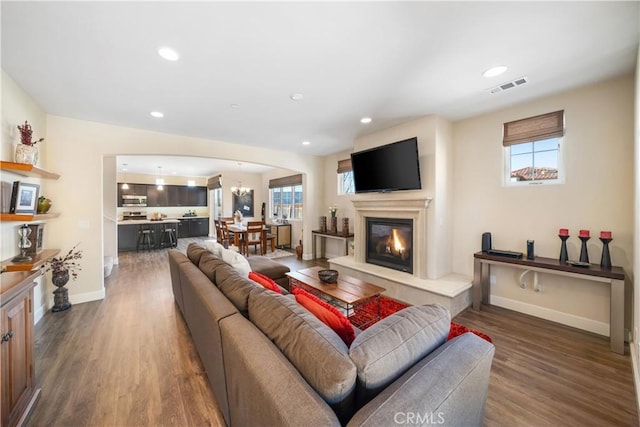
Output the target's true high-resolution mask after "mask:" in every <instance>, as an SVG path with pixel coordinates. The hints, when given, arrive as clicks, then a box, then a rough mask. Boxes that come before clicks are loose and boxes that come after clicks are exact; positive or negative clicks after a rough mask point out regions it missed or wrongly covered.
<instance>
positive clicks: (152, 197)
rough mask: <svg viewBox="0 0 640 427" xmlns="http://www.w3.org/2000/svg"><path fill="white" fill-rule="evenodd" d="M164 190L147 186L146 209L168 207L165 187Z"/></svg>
mask: <svg viewBox="0 0 640 427" xmlns="http://www.w3.org/2000/svg"><path fill="white" fill-rule="evenodd" d="M164 187H165V189H164V190H158V187H157V186H155V185H147V206H148V207H152V208H153V207H156V208H157V207H164V206H168V205H169V201H168V197H167V190H166V187H167V186H166V185H165V186H164Z"/></svg>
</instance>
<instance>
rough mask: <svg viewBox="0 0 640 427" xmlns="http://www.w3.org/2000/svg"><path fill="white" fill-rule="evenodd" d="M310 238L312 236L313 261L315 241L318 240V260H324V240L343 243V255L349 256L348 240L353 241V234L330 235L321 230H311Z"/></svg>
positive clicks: (314, 257)
mask: <svg viewBox="0 0 640 427" xmlns="http://www.w3.org/2000/svg"><path fill="white" fill-rule="evenodd" d="M311 236H313V239H312V243H313V259H316V239H318V238H319V239H320V258H324V250H325V243H326V242H325V239H338V240H342V241H343V242H344V255H348V254H349V240H353V233H349V234H342V233H330V232H328V231H321V230H313V231H312V232H311Z"/></svg>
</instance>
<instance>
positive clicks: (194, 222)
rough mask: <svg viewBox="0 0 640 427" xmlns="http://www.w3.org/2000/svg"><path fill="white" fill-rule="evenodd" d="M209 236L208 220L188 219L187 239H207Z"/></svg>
mask: <svg viewBox="0 0 640 427" xmlns="http://www.w3.org/2000/svg"><path fill="white" fill-rule="evenodd" d="M208 235H209V218H191V219H189V237H207V236H208Z"/></svg>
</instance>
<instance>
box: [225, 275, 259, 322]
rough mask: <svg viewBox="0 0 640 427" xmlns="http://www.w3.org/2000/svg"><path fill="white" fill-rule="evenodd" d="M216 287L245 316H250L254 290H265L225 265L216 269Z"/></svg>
mask: <svg viewBox="0 0 640 427" xmlns="http://www.w3.org/2000/svg"><path fill="white" fill-rule="evenodd" d="M215 283H216V285H217V286H218V289H220V291H222V293H223V294H224V296H226V297H227V298H228V299H229V301H231V303H232V304H233V305H234V306H235V307H236V308H237V309H238V311H239V312H240V313H242V315H243V316H245V317H248V315H249V308H248V305H249V302H248V301H249V294H250V293H251V291H252V290H254V289H264V288H263V287H262V286H260V285H258V284H257V283H255V282H254V281H252V280H249V278H248V277H246V276H244V277H243V276H241V275H240V273H238V271H237V270H236V269H235V268H233V267H232V266H230V265H229V264H226V263H225V264H224V265H221V266H219V267H218V268H217V269H216V281H215Z"/></svg>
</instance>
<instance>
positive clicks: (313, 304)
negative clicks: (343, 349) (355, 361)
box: [293, 288, 356, 347]
mask: <svg viewBox="0 0 640 427" xmlns="http://www.w3.org/2000/svg"><path fill="white" fill-rule="evenodd" d="M293 294H294V295H295V296H296V301H298V304H300V305H301V306H303V307H304V308H306V309H307V310H309V311H310V312H311V313H312V314H313V315H314V316H316V317H317V318H318V320H320V321H321V322H322V323H324V324H325V325H327V326H328V327H330V328H331V329H333V331H334V332H335V333H336V334H338V336H339V337H340V338H341V339H342V341H344V343H345V344H346V345H347V347H349V346H350V345H351V343H352V342H353V340H354V339H356V333H355V331H354V330H353V325H351V322H349V319H347V317H346V316H345V315H344V314H342V313H340V311H339V310H338V309H337V308H335V307H334V306H332V305H331V304H329V303H327V302H325V301H322V300H321V299H320V298H318V297H317V296H315V295H313V294H310V293H309V292H307V291H305V290H304V289H300V288H293Z"/></svg>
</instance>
